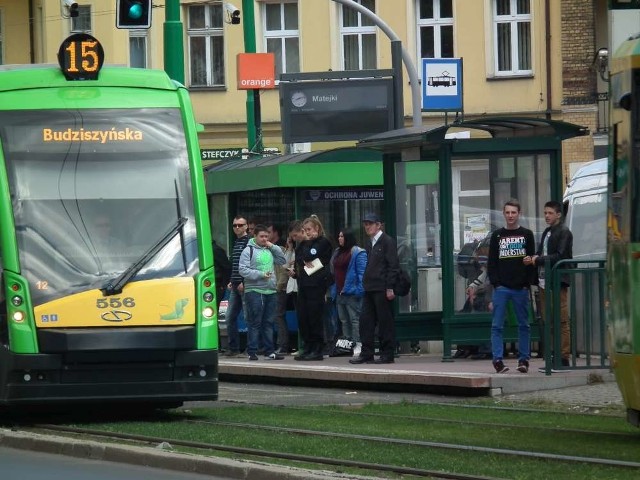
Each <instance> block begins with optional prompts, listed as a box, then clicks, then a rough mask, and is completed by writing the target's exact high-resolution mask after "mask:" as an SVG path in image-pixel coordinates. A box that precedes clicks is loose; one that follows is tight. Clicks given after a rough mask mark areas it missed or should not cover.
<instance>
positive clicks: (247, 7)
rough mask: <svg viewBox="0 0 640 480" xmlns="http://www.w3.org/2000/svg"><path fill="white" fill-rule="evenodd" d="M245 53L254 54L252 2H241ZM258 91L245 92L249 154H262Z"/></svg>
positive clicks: (247, 0)
mask: <svg viewBox="0 0 640 480" xmlns="http://www.w3.org/2000/svg"><path fill="white" fill-rule="evenodd" d="M242 16H243V17H244V19H243V21H242V31H243V34H244V51H245V53H256V16H255V11H254V5H253V0H242ZM261 123H262V122H261V119H260V90H247V144H248V147H249V152H258V153H262V150H263V145H262V135H261V132H260V130H261Z"/></svg>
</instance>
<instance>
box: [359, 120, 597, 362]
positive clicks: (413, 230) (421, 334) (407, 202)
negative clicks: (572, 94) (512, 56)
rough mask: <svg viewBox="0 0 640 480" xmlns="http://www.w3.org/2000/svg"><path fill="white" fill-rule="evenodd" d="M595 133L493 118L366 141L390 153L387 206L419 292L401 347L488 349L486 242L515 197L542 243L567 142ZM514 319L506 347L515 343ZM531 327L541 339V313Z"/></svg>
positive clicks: (408, 300) (406, 302) (401, 323)
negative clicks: (424, 173) (420, 174)
mask: <svg viewBox="0 0 640 480" xmlns="http://www.w3.org/2000/svg"><path fill="white" fill-rule="evenodd" d="M587 133H588V131H587V129H586V128H584V127H581V126H578V125H574V124H570V123H566V122H561V121H554V120H545V119H537V118H507V117H495V118H482V119H478V120H471V121H464V122H459V123H455V124H453V125H449V126H441V127H437V128H431V129H429V128H416V127H410V128H403V129H398V130H393V131H389V132H385V133H381V134H378V135H375V136H372V137H368V138H366V139H363V140H361V141H360V142H358V144H357V147H358V148H365V149H367V150H377V151H379V152H381V153H382V166H383V189H384V198H385V199H392V201H385V202H384V207H383V218H384V219H385V229H386V231H387V232H388V233H390V234H391V235H394V236H396V238H397V241H398V249H399V256H400V263H401V265H402V266H403V268H405V269H406V270H407V271H408V272H409V273H410V274H411V276H412V277H413V282H412V285H413V287H412V291H411V293H410V294H409V295H408V296H406V297H403V298H400V300H399V302H398V303H399V305H398V308H399V310H398V312H397V316H396V325H397V336H398V340H401V341H402V340H414V341H417V340H443V360H449V359H450V358H451V351H452V346H453V345H479V346H481V347H482V346H483V345H485V346H487V347H488V346H489V341H490V326H491V313H490V311H489V309H488V303H489V295H487V294H485V288H484V287H485V283H484V282H483V279H484V276H483V273H484V272H485V270H486V260H487V254H488V242H487V240H488V236H489V235H490V233H491V232H492V231H493V230H494V229H496V228H499V227H502V226H504V217H503V215H502V207H503V205H504V203H505V202H506V201H507V200H509V199H511V198H515V199H517V200H518V201H519V202H520V204H521V206H522V210H521V217H520V224H521V225H522V226H524V227H527V228H529V229H531V230H533V232H534V235H535V238H536V242H538V241H539V239H540V235H541V233H542V231H543V230H544V228H545V227H546V224H545V221H544V215H543V210H544V204H545V202H547V201H549V200H552V199H553V200H558V201H561V200H562V189H563V177H562V175H563V169H562V142H563V141H564V140H567V139H570V138H573V137H577V136H582V135H586V134H587ZM420 165H434V166H437V172H438V174H437V176H434V177H433V178H431V180H429V181H426V182H421V181H416V179H415V178H413V175H412V171H418V170H420V169H419V168H417V167H418V166H420ZM476 278H478V279H479V280H480V281H481V286H480V287H479V288H478V289H477V290H476V291H475V295H474V296H470V295H468V294H467V287H468V286H469V284H470V283H471V282H473V281H474V280H475V279H476ZM510 317H513V315H508V318H507V322H506V324H505V331H504V339H505V342H515V341H516V340H517V328H516V322H515V319H514V318H510ZM531 322H532V327H534V328H532V339H534V341H535V340H536V339H538V338H539V329H538V328H537V326H538V325H537V322H536V315H535V314H534V312H533V310H532V313H531ZM489 351H490V349H489Z"/></svg>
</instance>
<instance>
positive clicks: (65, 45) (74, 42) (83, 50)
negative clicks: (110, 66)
mask: <svg viewBox="0 0 640 480" xmlns="http://www.w3.org/2000/svg"><path fill="white" fill-rule="evenodd" d="M58 63H59V65H60V69H61V70H62V74H63V75H64V77H65V78H66V79H67V80H74V81H75V80H97V79H98V74H99V73H100V69H101V68H102V65H103V63H104V50H103V49H102V45H100V42H99V41H98V40H97V39H96V38H94V37H92V36H91V35H89V34H87V33H75V34H73V35H71V36H69V37H67V38H66V39H65V40H64V41H63V42H62V44H61V45H60V49H59V50H58Z"/></svg>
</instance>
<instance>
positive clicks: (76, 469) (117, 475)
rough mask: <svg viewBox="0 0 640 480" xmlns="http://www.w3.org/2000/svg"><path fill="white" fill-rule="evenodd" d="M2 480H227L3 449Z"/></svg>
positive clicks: (1, 459) (1, 457)
mask: <svg viewBox="0 0 640 480" xmlns="http://www.w3.org/2000/svg"><path fill="white" fill-rule="evenodd" d="M0 479H2V480H226V479H227V477H215V476H211V475H197V474H188V473H181V472H176V471H172V470H161V469H158V468H150V467H140V466H137V465H127V464H119V463H113V462H104V461H100V460H89V459H84V458H77V457H68V456H66V455H53V454H49V453H42V452H34V451H29V450H15V449H12V448H4V447H2V448H0Z"/></svg>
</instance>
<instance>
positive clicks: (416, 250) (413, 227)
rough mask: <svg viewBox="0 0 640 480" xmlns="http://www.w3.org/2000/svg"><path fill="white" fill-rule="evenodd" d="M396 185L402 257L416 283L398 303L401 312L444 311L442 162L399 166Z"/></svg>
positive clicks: (397, 222)
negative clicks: (441, 238) (440, 171)
mask: <svg viewBox="0 0 640 480" xmlns="http://www.w3.org/2000/svg"><path fill="white" fill-rule="evenodd" d="M396 185H397V190H396V212H397V215H396V232H397V235H396V237H397V242H398V257H399V259H400V266H401V267H402V268H403V269H405V270H406V271H407V272H408V273H409V275H411V277H412V284H413V287H412V289H411V293H410V294H409V295H407V296H406V297H402V298H400V299H399V301H398V305H399V310H400V313H415V312H437V311H441V310H442V263H441V244H440V187H439V183H438V163H437V162H408V163H400V164H398V165H396ZM416 286H417V288H416Z"/></svg>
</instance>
